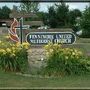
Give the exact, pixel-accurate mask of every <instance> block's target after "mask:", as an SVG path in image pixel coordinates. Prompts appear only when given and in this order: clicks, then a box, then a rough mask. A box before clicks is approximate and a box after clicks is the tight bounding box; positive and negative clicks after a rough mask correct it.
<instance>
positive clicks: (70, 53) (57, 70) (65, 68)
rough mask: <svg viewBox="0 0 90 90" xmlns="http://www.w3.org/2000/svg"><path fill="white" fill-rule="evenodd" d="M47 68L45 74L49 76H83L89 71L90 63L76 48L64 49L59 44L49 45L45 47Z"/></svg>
mask: <svg viewBox="0 0 90 90" xmlns="http://www.w3.org/2000/svg"><path fill="white" fill-rule="evenodd" d="M45 49H46V55H47V66H46V67H45V68H44V74H45V75H49V76H64V75H72V74H83V73H86V72H87V71H89V66H90V62H89V61H88V59H85V58H84V57H83V53H82V52H81V51H79V50H77V49H75V48H73V49H70V48H62V47H61V45H59V44H52V43H49V44H48V45H46V46H45Z"/></svg>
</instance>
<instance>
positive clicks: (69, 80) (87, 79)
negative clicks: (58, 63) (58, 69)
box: [0, 71, 90, 88]
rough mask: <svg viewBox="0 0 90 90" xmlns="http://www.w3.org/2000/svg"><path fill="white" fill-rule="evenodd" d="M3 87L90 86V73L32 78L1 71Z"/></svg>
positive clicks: (0, 76) (0, 86) (0, 79)
mask: <svg viewBox="0 0 90 90" xmlns="http://www.w3.org/2000/svg"><path fill="white" fill-rule="evenodd" d="M2 87H4V88H5V87H7V88H10V87H13V88H15V87H18V88H20V87H22V88H23V87H24V88H32V87H33V88H34V87H44V88H46V87H48V88H49V87H57V88H58V87H64V88H65V87H66V88H68V87H71V88H73V87H81V88H82V87H90V75H83V76H68V77H63V78H35V77H34V78H32V77H25V76H20V75H15V74H13V73H5V72H1V71H0V88H2Z"/></svg>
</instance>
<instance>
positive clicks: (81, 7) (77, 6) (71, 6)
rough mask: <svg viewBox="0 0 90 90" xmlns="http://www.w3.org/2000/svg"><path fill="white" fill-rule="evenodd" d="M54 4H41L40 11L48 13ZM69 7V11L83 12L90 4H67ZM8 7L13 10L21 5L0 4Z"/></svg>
mask: <svg viewBox="0 0 90 90" xmlns="http://www.w3.org/2000/svg"><path fill="white" fill-rule="evenodd" d="M53 4H54V3H51V2H42V3H40V6H39V8H40V11H44V12H47V10H48V8H47V7H48V6H52V5H53ZM66 4H67V5H69V9H70V10H72V9H79V10H81V11H83V10H84V9H85V7H86V5H89V3H85V2H82V3H78V2H74V3H73V2H71V3H66ZM5 5H6V6H8V7H9V8H13V5H16V6H19V5H20V3H0V7H2V6H5Z"/></svg>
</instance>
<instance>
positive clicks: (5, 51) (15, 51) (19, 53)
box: [0, 41, 29, 72]
mask: <svg viewBox="0 0 90 90" xmlns="http://www.w3.org/2000/svg"><path fill="white" fill-rule="evenodd" d="M28 48H29V44H28V43H26V42H24V43H23V44H22V45H21V44H20V43H16V44H13V43H9V42H3V41H0V69H2V70H4V71H15V72H20V71H21V72H23V71H24V69H25V68H26V65H27V49H28Z"/></svg>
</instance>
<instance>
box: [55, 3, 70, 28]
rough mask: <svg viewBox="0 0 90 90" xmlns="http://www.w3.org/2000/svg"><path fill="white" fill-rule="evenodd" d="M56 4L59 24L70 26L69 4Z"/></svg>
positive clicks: (60, 25) (59, 25)
mask: <svg viewBox="0 0 90 90" xmlns="http://www.w3.org/2000/svg"><path fill="white" fill-rule="evenodd" d="M55 6H56V18H57V24H58V25H57V26H58V27H63V26H68V12H69V8H68V7H69V6H68V5H66V4H65V3H63V2H62V3H60V4H55Z"/></svg>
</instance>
